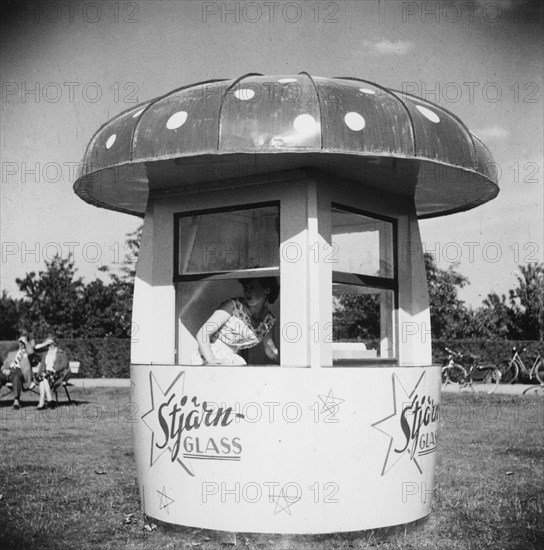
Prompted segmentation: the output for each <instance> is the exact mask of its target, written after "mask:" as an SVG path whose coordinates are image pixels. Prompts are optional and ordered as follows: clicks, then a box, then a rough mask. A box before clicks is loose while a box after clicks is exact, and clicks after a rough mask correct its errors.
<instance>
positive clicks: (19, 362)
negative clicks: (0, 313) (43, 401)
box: [0, 336, 34, 410]
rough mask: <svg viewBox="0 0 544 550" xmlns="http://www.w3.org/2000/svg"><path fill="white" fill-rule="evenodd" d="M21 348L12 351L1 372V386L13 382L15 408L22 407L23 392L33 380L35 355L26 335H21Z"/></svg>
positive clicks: (19, 342)
mask: <svg viewBox="0 0 544 550" xmlns="http://www.w3.org/2000/svg"><path fill="white" fill-rule="evenodd" d="M18 344H19V349H18V350H16V351H10V352H9V353H8V354H7V355H6V358H5V359H4V362H3V364H2V369H1V372H0V388H1V387H2V386H3V385H4V384H7V383H8V382H11V385H12V386H13V393H14V394H15V399H14V400H13V408H14V409H15V410H17V409H20V408H21V402H20V399H21V392H22V391H23V387H24V388H29V387H31V385H32V384H33V382H32V365H31V360H32V358H33V356H34V350H33V349H32V345H31V344H30V343H29V342H28V340H27V339H26V337H25V336H21V337H20V338H19V341H18Z"/></svg>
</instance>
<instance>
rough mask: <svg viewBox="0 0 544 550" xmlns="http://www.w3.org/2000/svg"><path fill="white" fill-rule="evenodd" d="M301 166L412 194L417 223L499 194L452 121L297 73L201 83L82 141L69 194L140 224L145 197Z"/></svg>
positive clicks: (404, 100) (398, 97)
mask: <svg viewBox="0 0 544 550" xmlns="http://www.w3.org/2000/svg"><path fill="white" fill-rule="evenodd" d="M301 168H302V169H303V168H310V169H316V170H319V171H320V172H325V173H327V174H329V175H330V176H331V178H334V177H341V178H344V179H347V180H351V181H353V182H355V183H359V184H361V185H367V186H371V187H375V188H378V189H382V190H383V191H384V192H387V193H390V194H391V195H392V196H394V195H401V196H413V197H414V200H415V205H416V210H417V213H418V216H419V217H422V218H423V217H432V216H438V215H443V214H450V213H453V212H460V211H464V210H468V209H470V208H474V207H475V206H478V205H480V204H483V203H484V202H487V201H489V200H491V199H493V198H494V197H495V196H496V195H497V194H498V191H499V190H498V185H497V181H498V177H497V170H496V166H495V164H494V162H493V159H492V157H491V154H490V153H489V151H488V149H487V148H486V147H485V145H484V144H483V143H482V141H481V140H480V139H479V138H477V137H476V136H475V135H474V134H472V133H471V132H470V131H469V130H468V129H467V128H466V126H465V125H464V124H463V122H461V121H460V120H459V119H458V118H457V117H456V116H455V115H453V114H452V113H450V112H448V111H446V110H445V109H443V108H442V107H439V106H438V105H434V104H432V103H429V102H427V101H424V100H422V99H420V98H418V97H415V96H411V95H408V94H405V93H401V92H397V91H394V90H389V89H386V88H383V87H381V86H379V85H377V84H374V83H371V82H368V81H365V80H360V79H356V78H324V77H317V76H310V75H309V74H307V73H300V74H298V75H281V76H263V75H258V74H249V75H245V76H243V77H241V78H239V79H236V80H212V81H207V82H201V83H197V84H192V85H190V86H185V87H183V88H179V89H177V90H174V91H172V92H169V93H168V94H166V95H164V96H162V97H159V98H156V99H153V100H151V101H148V102H145V103H142V104H140V105H137V106H135V107H133V108H131V109H128V110H126V111H124V112H122V113H121V114H119V115H118V116H116V117H114V118H113V119H111V120H110V121H108V122H107V123H106V124H104V125H103V126H102V127H101V128H100V129H99V130H98V131H97V132H96V134H95V135H94V136H93V138H92V139H91V141H90V143H89V145H88V147H87V150H86V152H85V156H84V158H83V161H82V163H81V165H80V168H79V172H78V176H77V179H76V182H75V184H74V190H75V192H76V193H77V195H78V196H79V197H81V198H82V199H83V200H85V201H87V202H89V203H91V204H93V205H96V206H100V207H104V208H109V209H111V210H117V211H121V212H127V213H130V214H136V215H143V214H144V213H145V209H146V204H147V200H148V196H149V193H150V191H151V192H154V191H160V190H171V189H178V190H179V191H180V192H183V190H184V189H187V190H189V189H190V190H191V192H194V191H195V189H196V190H199V189H201V188H202V189H204V188H205V187H206V186H207V185H208V184H210V183H211V182H213V181H217V180H221V179H233V180H235V181H237V180H238V181H239V180H240V179H241V178H242V179H243V175H244V174H251V175H254V174H255V175H256V174H259V173H270V172H282V171H286V170H293V169H301Z"/></svg>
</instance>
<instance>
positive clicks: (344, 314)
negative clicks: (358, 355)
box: [332, 294, 380, 342]
mask: <svg viewBox="0 0 544 550" xmlns="http://www.w3.org/2000/svg"><path fill="white" fill-rule="evenodd" d="M332 319H333V338H334V341H336V342H342V341H348V342H353V341H365V340H366V341H368V340H377V341H379V340H380V297H379V295H377V294H341V295H340V296H338V297H337V298H336V299H335V301H334V307H333V314H332Z"/></svg>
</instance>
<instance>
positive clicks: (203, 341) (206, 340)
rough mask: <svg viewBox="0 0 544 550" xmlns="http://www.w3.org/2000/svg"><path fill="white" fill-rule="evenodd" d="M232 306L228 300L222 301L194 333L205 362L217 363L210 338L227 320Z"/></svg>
mask: <svg viewBox="0 0 544 550" xmlns="http://www.w3.org/2000/svg"><path fill="white" fill-rule="evenodd" d="M233 307H234V306H233V304H232V302H231V301H230V300H228V301H226V302H223V303H222V304H221V305H220V306H219V308H218V309H216V310H215V311H214V312H213V313H212V315H211V316H210V318H209V319H208V320H207V321H206V322H205V323H204V324H203V325H202V326H201V327H200V329H199V331H198V332H197V333H196V341H197V342H198V351H199V352H200V354H201V355H202V357H203V358H204V362H205V364H216V365H217V364H219V361H218V360H217V359H216V358H215V356H214V354H213V351H212V348H211V345H210V344H211V338H212V336H213V335H214V334H215V333H216V332H217V331H218V330H219V329H220V328H221V327H222V326H223V325H224V324H225V323H226V322H227V321H228V320H229V317H230V316H231V314H232V310H233Z"/></svg>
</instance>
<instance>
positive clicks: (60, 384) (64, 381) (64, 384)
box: [51, 369, 74, 405]
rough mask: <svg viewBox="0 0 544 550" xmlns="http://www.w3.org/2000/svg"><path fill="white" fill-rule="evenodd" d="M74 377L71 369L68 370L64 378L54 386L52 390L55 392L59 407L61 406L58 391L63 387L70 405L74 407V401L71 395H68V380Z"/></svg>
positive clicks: (63, 375)
mask: <svg viewBox="0 0 544 550" xmlns="http://www.w3.org/2000/svg"><path fill="white" fill-rule="evenodd" d="M71 376H72V371H71V370H70V369H66V370H65V371H64V373H63V374H62V376H61V377H60V378H59V379H58V380H57V381H56V382H55V383H54V384H53V387H52V388H51V389H52V390H53V392H54V393H55V401H56V403H57V405H58V404H59V396H58V391H59V389H60V388H61V387H62V388H64V391H65V392H66V397H67V398H68V403H69V404H70V405H73V404H74V402H73V401H72V399H71V397H70V394H69V393H68V380H69V379H70V377H71Z"/></svg>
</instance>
